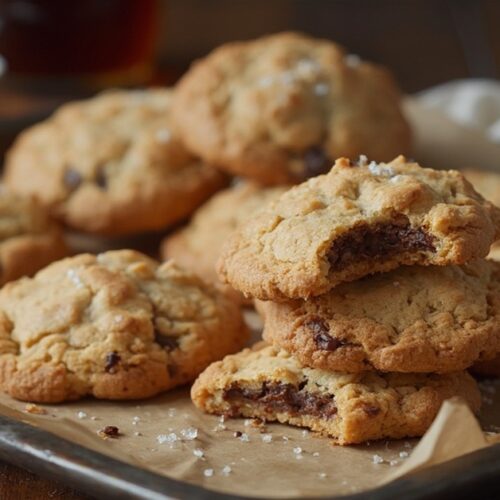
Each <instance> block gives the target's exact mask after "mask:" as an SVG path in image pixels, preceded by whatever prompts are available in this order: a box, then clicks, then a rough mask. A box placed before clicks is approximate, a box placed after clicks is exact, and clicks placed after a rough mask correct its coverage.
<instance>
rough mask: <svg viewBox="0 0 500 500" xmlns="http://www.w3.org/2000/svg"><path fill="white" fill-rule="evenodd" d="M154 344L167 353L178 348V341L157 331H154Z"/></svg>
mask: <svg viewBox="0 0 500 500" xmlns="http://www.w3.org/2000/svg"><path fill="white" fill-rule="evenodd" d="M155 342H156V343H157V344H160V345H161V346H162V347H165V348H166V349H167V351H174V350H175V349H178V348H179V341H178V340H177V338H175V337H169V336H168V335H164V334H163V333H161V332H159V331H158V330H156V331H155Z"/></svg>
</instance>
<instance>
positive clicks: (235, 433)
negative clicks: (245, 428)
mask: <svg viewBox="0 0 500 500" xmlns="http://www.w3.org/2000/svg"><path fill="white" fill-rule="evenodd" d="M233 436H234V437H235V438H239V437H241V436H243V433H242V432H241V431H235V432H234V433H233Z"/></svg>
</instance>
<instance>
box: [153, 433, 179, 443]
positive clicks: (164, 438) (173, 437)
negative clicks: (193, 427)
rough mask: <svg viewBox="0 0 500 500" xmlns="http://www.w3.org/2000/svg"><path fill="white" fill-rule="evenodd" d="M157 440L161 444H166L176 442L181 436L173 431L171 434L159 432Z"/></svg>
mask: <svg viewBox="0 0 500 500" xmlns="http://www.w3.org/2000/svg"><path fill="white" fill-rule="evenodd" d="M156 440H157V441H158V443H159V444H164V443H175V442H176V441H178V440H179V438H178V436H177V434H176V433H175V432H171V433H170V434H158V436H156Z"/></svg>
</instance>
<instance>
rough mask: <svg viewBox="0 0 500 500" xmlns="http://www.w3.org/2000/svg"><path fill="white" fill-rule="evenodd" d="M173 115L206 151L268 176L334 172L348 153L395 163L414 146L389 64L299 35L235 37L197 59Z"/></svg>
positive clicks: (282, 178) (241, 171) (269, 179)
mask: <svg viewBox="0 0 500 500" xmlns="http://www.w3.org/2000/svg"><path fill="white" fill-rule="evenodd" d="M186 110H188V112H186ZM173 117H174V120H175V123H176V125H177V127H178V129H179V131H180V133H181V136H182V138H183V140H184V141H185V142H186V144H187V145H188V147H189V148H191V149H192V151H194V152H196V153H197V154H198V155H199V156H200V157H201V158H204V159H205V160H206V161H208V162H211V163H213V164H214V165H218V166H220V167H221V168H225V169H226V170H227V171H229V172H231V173H234V174H238V175H243V176H245V177H251V178H253V179H255V180H257V181H259V182H262V183H268V184H277V183H295V182H301V181H303V180H304V179H306V178H308V177H312V176H315V175H318V174H322V173H325V172H327V171H328V170H329V169H330V167H331V165H332V164H333V162H334V160H335V158H338V157H339V156H348V157H357V156H358V155H359V154H366V155H369V156H370V158H373V159H376V160H380V161H382V160H384V161H388V160H391V159H392V158H394V157H395V156H396V155H398V154H402V153H403V154H404V153H408V150H409V149H410V131H409V127H408V124H407V122H406V120H405V118H404V117H403V115H402V112H401V108H400V95H399V91H398V89H397V87H396V84H395V83H394V81H393V79H392V77H391V75H390V74H389V73H388V72H387V70H385V69H384V68H381V67H379V66H375V65H373V64H369V63H367V62H364V61H361V60H360V59H359V58H356V57H355V56H352V55H348V54H346V53H345V52H344V50H343V49H342V48H340V47H339V46H338V45H336V44H335V43H332V42H330V41H328V40H318V39H314V38H310V37H307V36H305V35H301V34H298V33H281V34H276V35H271V36H267V37H263V38H260V39H258V40H253V41H249V42H236V43H230V44H226V45H223V46H222V47H220V48H218V49H216V50H214V51H213V52H212V53H211V54H209V55H208V56H207V57H205V58H204V59H202V60H200V61H198V62H196V63H195V64H194V65H193V67H192V68H191V69H190V70H189V71H188V72H187V73H186V75H185V76H184V77H183V78H182V79H181V80H180V82H179V84H178V86H177V89H176V99H175V102H174V105H173Z"/></svg>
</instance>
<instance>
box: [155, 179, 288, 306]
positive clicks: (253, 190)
mask: <svg viewBox="0 0 500 500" xmlns="http://www.w3.org/2000/svg"><path fill="white" fill-rule="evenodd" d="M285 191H286V188H285V187H275V188H262V187H259V186H258V185H256V184H253V183H250V182H241V183H239V184H236V185H235V186H233V187H230V188H228V189H226V190H224V191H221V192H220V193H217V194H216V195H215V196H214V197H212V198H211V199H210V200H209V201H207V202H206V203H205V205H203V206H202V207H201V208H199V209H198V210H197V211H196V213H195V214H194V216H193V218H192V219H191V222H190V223H189V224H188V225H187V226H186V227H184V228H183V229H180V230H179V231H177V232H176V233H174V234H173V235H171V236H169V237H167V238H165V240H164V241H163V243H162V249H161V253H162V256H163V258H164V259H169V258H172V259H174V260H175V261H176V262H178V263H179V264H181V265H182V266H184V267H185V268H186V269H190V270H191V271H193V272H195V273H196V274H198V275H199V276H201V277H202V278H203V279H205V280H206V281H208V282H209V283H213V284H214V285H215V286H217V287H218V288H220V289H221V290H222V291H224V293H226V294H227V295H228V296H229V297H231V298H232V299H233V300H235V301H237V302H239V303H247V302H248V301H247V300H245V299H244V297H243V295H242V294H241V293H240V292H238V291H236V290H235V289H234V288H232V287H231V286H228V285H223V284H222V283H221V282H220V281H219V278H218V276H217V273H216V271H215V264H216V262H217V259H218V257H219V255H220V251H221V248H222V245H223V243H224V241H225V240H226V239H227V237H228V236H229V235H230V234H231V233H232V232H233V231H234V230H235V229H236V227H237V226H238V225H239V224H240V223H242V222H243V221H245V219H247V218H248V217H250V216H252V215H254V214H255V213H256V212H257V211H258V210H261V209H262V208H264V207H265V206H266V204H267V203H269V202H270V201H271V200H273V199H275V198H277V197H278V196H279V195H280V194H282V193H283V192H285Z"/></svg>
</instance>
